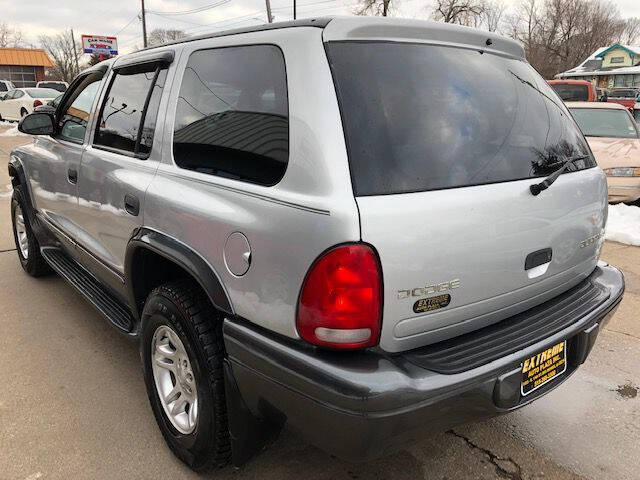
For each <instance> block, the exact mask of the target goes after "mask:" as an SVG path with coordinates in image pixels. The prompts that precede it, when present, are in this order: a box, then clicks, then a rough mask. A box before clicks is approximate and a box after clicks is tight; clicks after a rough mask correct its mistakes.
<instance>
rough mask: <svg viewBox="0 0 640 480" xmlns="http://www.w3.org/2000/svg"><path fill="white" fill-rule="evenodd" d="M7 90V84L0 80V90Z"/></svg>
mask: <svg viewBox="0 0 640 480" xmlns="http://www.w3.org/2000/svg"><path fill="white" fill-rule="evenodd" d="M6 91H7V86H6V85H5V84H4V82H0V92H6Z"/></svg>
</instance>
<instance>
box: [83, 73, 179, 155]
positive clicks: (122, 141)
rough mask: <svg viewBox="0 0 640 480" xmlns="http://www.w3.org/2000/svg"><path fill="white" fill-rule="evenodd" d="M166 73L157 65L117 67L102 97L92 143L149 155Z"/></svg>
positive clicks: (120, 150)
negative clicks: (103, 97)
mask: <svg viewBox="0 0 640 480" xmlns="http://www.w3.org/2000/svg"><path fill="white" fill-rule="evenodd" d="M166 75H167V70H166V69H160V68H159V67H158V66H157V65H148V66H144V67H129V68H124V69H121V70H118V71H117V72H116V73H115V75H114V78H113V80H112V82H111V87H110V88H109V92H108V93H107V95H106V96H105V100H104V104H103V106H102V110H101V113H100V120H99V122H98V129H97V132H96V136H95V139H94V143H95V145H97V146H102V147H106V148H107V149H110V150H115V151H117V152H123V153H129V154H136V155H143V156H146V155H148V154H149V152H150V151H151V144H152V143H153V134H154V131H155V124H156V117H157V115H158V107H159V104H160V97H161V95H162V88H163V86H164V82H165V79H166Z"/></svg>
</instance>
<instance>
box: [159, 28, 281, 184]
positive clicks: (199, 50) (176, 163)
mask: <svg viewBox="0 0 640 480" xmlns="http://www.w3.org/2000/svg"><path fill="white" fill-rule="evenodd" d="M211 38H216V37H206V38H201V39H199V38H196V39H190V40H198V41H203V42H204V41H206V40H210V39H211ZM260 46H269V47H275V48H277V49H278V50H279V51H280V54H281V55H282V63H283V66H284V83H285V91H286V94H287V143H288V144H287V163H286V165H285V169H284V172H283V173H282V176H281V177H280V179H279V180H278V181H277V182H275V183H273V184H263V183H256V182H251V181H248V180H243V179H239V178H229V177H225V176H223V175H215V174H211V173H203V172H198V171H196V170H189V169H187V168H182V167H181V166H180V165H178V162H176V159H175V156H174V151H173V146H174V135H175V133H176V131H175V127H176V125H175V122H176V118H177V114H178V103H176V107H175V109H174V110H173V123H172V125H171V148H170V149H169V151H170V152H171V153H170V155H171V161H172V162H173V166H174V167H176V168H177V169H179V170H180V171H187V172H192V173H194V174H196V175H198V176H204V177H205V178H207V180H210V179H219V178H222V179H225V180H230V181H233V182H238V183H240V184H241V185H255V186H258V187H265V188H273V187H275V186H276V185H278V184H279V183H280V182H282V179H283V178H284V177H285V176H286V174H287V171H288V170H289V162H290V160H291V104H290V102H289V74H288V71H287V57H286V56H285V54H284V50H282V47H281V46H280V45H278V44H276V43H272V42H256V43H240V44H234V45H221V46H211V47H208V46H203V47H202V48H197V47H196V48H194V49H193V50H191V51H190V52H189V53H188V54H186V63H185V64H184V67H180V68H181V71H180V72H178V73H176V77H177V76H178V74H180V85H175V86H176V87H177V90H178V97H179V96H180V90H181V89H182V82H183V81H184V75H185V72H186V71H187V66H188V65H189V60H190V59H191V56H192V55H193V54H194V53H198V52H203V51H211V50H223V49H229V48H242V47H260ZM175 83H176V82H175V81H174V84H175ZM214 183H215V182H214Z"/></svg>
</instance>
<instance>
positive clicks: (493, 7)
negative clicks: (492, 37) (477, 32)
mask: <svg viewBox="0 0 640 480" xmlns="http://www.w3.org/2000/svg"><path fill="white" fill-rule="evenodd" d="M506 9H507V5H506V4H505V3H504V2H503V1H502V0H489V1H487V2H485V4H484V9H483V11H482V15H481V16H482V25H483V26H484V27H485V28H486V29H487V30H489V31H490V32H496V31H498V30H500V26H501V24H502V20H503V16H504V14H505V11H506Z"/></svg>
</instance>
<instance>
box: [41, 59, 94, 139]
mask: <svg viewBox="0 0 640 480" xmlns="http://www.w3.org/2000/svg"><path fill="white" fill-rule="evenodd" d="M100 73H102V75H100V80H97V81H99V82H102V80H103V79H104V72H102V71H100V70H97V69H91V70H87V71H85V72H82V73H81V74H80V75H78V76H77V77H76V78H75V79H73V81H72V82H71V85H69V87H68V88H67V89H66V90H65V91H64V92H63V95H64V96H63V97H62V99H61V100H60V103H59V104H58V107H57V108H56V113H55V121H56V133H55V134H54V135H53V137H54V138H55V139H56V140H61V141H65V142H69V143H74V144H76V145H84V142H85V139H86V137H87V134H86V132H85V138H83V139H82V140H77V139H75V138H70V137H65V136H64V135H62V131H58V128H59V127H58V122H59V121H60V119H61V118H62V115H63V113H64V112H65V111H66V108H67V104H68V103H69V97H71V96H72V95H73V94H74V93H75V91H76V90H77V89H78V88H80V86H81V85H82V82H84V81H85V79H87V78H89V77H91V76H93V75H97V74H100ZM88 86H89V85H87V87H88ZM85 88H86V87H85ZM80 93H82V92H80ZM74 100H75V98H74ZM94 102H95V98H94ZM70 106H71V105H69V107H70ZM92 107H93V105H92ZM92 111H93V110H92ZM91 113H92V112H89V115H91ZM87 126H89V125H88V124H87Z"/></svg>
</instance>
